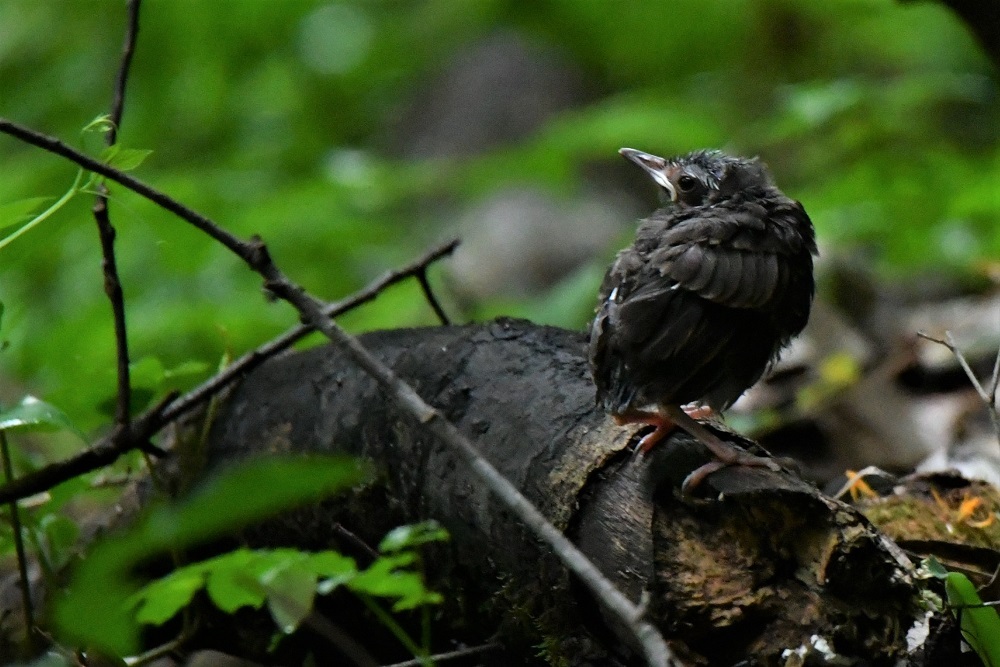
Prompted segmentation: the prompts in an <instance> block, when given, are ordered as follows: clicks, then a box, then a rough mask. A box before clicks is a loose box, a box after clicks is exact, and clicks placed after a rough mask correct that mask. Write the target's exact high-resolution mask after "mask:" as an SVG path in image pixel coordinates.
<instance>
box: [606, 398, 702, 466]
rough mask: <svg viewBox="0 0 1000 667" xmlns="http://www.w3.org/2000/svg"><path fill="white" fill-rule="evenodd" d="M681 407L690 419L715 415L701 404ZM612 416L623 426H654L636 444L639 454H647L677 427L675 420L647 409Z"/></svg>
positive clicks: (636, 450)
mask: <svg viewBox="0 0 1000 667" xmlns="http://www.w3.org/2000/svg"><path fill="white" fill-rule="evenodd" d="M681 409H682V410H683V411H684V413H685V414H687V415H688V416H690V417H691V418H692V419H704V418H706V417H712V416H714V415H715V411H714V410H713V409H712V408H709V407H705V406H701V405H688V406H685V407H683V408H681ZM612 417H613V419H614V420H615V423H616V424H618V425H619V426H625V425H626V424H647V425H649V426H652V427H654V428H653V430H652V431H651V432H649V433H647V434H646V435H644V436H643V437H642V439H641V440H639V444H638V445H636V448H635V452H636V454H641V455H645V454H648V453H649V452H650V451H651V450H652V449H653V447H655V446H656V445H657V444H658V443H659V442H660V441H661V440H663V439H664V438H665V437H667V436H668V435H670V434H671V433H672V432H673V430H674V429H675V428H677V423H676V422H675V420H673V419H671V418H670V417H668V416H666V415H664V414H661V413H659V412H652V411H649V410H632V411H630V412H626V413H624V414H620V415H612Z"/></svg>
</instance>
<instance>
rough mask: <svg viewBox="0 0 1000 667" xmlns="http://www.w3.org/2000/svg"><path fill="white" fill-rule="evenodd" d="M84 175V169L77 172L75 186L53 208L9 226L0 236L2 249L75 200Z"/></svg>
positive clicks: (50, 207)
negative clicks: (22, 222) (20, 223)
mask: <svg viewBox="0 0 1000 667" xmlns="http://www.w3.org/2000/svg"><path fill="white" fill-rule="evenodd" d="M83 175H84V171H83V170H82V169H81V170H79V171H77V172H76V178H75V179H74V180H73V184H72V185H71V186H69V190H67V191H66V193H65V194H63V196H62V197H60V198H59V199H58V200H56V202H55V203H53V204H52V205H51V206H49V207H48V208H47V209H45V210H44V211H42V212H41V213H39V214H38V215H36V216H35V217H33V218H31V219H30V220H28V221H27V222H25V223H24V224H23V225H9V226H7V227H6V228H5V229H4V230H3V233H2V234H0V248H4V247H5V246H7V245H10V244H11V243H12V242H13V241H14V240H15V239H16V238H18V237H19V236H21V235H23V234H27V233H28V232H29V231H30V230H32V229H34V228H35V227H36V226H38V225H40V224H41V223H43V222H44V221H45V220H47V219H48V218H49V217H50V216H52V214H53V213H55V212H56V211H58V210H59V209H61V208H62V207H63V206H65V205H66V202H68V201H69V200H70V199H72V198H73V195H75V194H76V193H77V192H80V183H81V182H82V181H83ZM16 204H18V202H15V205H16ZM22 210H23V209H22ZM0 224H3V222H2V221H0Z"/></svg>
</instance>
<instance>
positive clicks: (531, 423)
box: [210, 320, 924, 665]
mask: <svg viewBox="0 0 1000 667" xmlns="http://www.w3.org/2000/svg"><path fill="white" fill-rule="evenodd" d="M363 342H364V344H365V345H366V346H367V347H368V348H369V349H371V350H372V351H373V352H374V353H376V354H377V355H378V356H379V357H380V358H381V359H382V360H383V361H385V362H386V363H387V364H389V365H390V366H391V367H392V368H393V369H394V371H395V372H396V373H397V374H398V375H400V376H401V377H402V378H403V379H404V380H405V381H407V382H409V383H410V384H411V385H412V386H413V387H414V388H415V389H416V391H417V392H418V393H419V394H420V395H421V396H422V397H423V398H424V399H425V400H427V401H428V402H429V403H431V404H432V405H434V406H435V407H437V408H438V409H440V410H442V411H443V412H444V413H445V414H446V416H447V417H448V418H449V419H450V420H452V421H453V422H454V423H455V424H456V425H457V426H458V427H459V428H460V429H461V430H463V431H464V432H465V433H466V434H468V435H469V436H470V437H471V438H473V439H474V441H475V442H477V443H478V446H479V448H480V450H481V452H482V453H483V455H484V456H486V457H487V458H488V459H489V460H490V461H491V463H493V465H495V466H496V467H497V468H498V469H499V470H500V471H501V472H502V473H503V474H504V475H505V476H506V477H507V478H508V479H509V480H511V481H512V482H514V483H515V484H516V485H517V486H518V487H519V488H520V489H521V490H522V492H523V493H524V494H525V495H526V496H527V497H528V498H529V499H530V500H531V501H532V502H533V503H535V504H536V505H537V506H538V507H539V509H541V510H542V512H543V513H544V514H545V515H546V516H547V517H548V518H549V519H550V521H552V522H553V523H554V524H555V525H557V526H558V527H560V528H561V529H563V530H564V531H566V533H567V534H568V535H569V536H570V537H571V538H573V539H574V541H576V542H577V544H578V545H579V546H580V547H581V549H583V551H584V552H585V553H586V554H587V555H588V556H589V557H590V558H591V559H592V560H593V561H594V562H595V563H596V564H597V565H598V566H599V567H600V568H601V570H602V571H603V572H605V574H606V575H607V576H609V577H611V578H612V580H613V581H614V583H615V584H616V585H617V586H618V587H619V588H620V589H621V590H622V591H623V592H624V593H625V594H626V595H627V596H629V597H630V598H631V599H633V600H636V601H639V600H645V602H646V604H647V609H648V615H649V618H650V619H651V620H653V621H654V623H655V624H656V625H658V627H660V628H661V630H662V631H663V633H664V635H665V636H666V637H667V639H668V640H669V641H670V643H671V646H672V648H673V649H674V650H675V651H677V652H678V653H679V654H680V655H681V656H684V657H686V659H687V660H688V661H690V662H691V663H692V664H713V665H715V664H735V663H738V662H739V661H740V660H743V659H746V658H755V659H757V660H758V661H760V664H779V662H780V663H782V664H783V662H784V660H783V659H782V656H783V655H785V656H787V655H789V652H795V651H798V652H799V653H800V654H811V653H824V652H825V653H828V654H829V655H838V656H841V657H843V658H844V659H846V660H848V661H851V660H855V659H856V660H862V659H863V660H866V661H868V663H869V664H892V663H893V662H895V661H896V660H898V659H899V658H900V657H901V656H904V655H906V654H907V652H908V647H907V641H906V635H907V631H908V630H909V629H910V628H912V627H914V626H915V624H917V625H919V621H918V619H923V618H924V613H923V611H922V608H921V607H920V605H919V590H918V588H917V586H916V584H915V583H914V579H913V565H912V563H911V562H910V560H909V559H908V558H907V557H906V556H905V555H904V554H903V552H902V551H900V550H899V548H898V547H896V546H895V544H894V543H893V542H891V541H890V540H888V539H887V538H885V537H884V536H883V535H882V534H881V533H879V532H878V531H877V530H876V529H875V528H874V527H873V526H872V525H871V524H870V523H869V522H868V521H867V520H866V519H865V518H864V517H863V516H862V515H861V514H860V513H858V512H857V511H855V510H854V509H852V508H851V507H849V506H847V505H845V504H843V503H840V502H838V501H834V500H832V499H829V498H827V497H825V496H823V495H822V494H820V493H819V492H818V491H817V490H816V489H815V488H814V487H813V486H811V485H810V484H807V483H805V482H803V481H802V480H801V479H799V478H798V477H797V476H796V475H795V474H794V473H792V472H788V471H781V472H772V471H770V470H767V469H758V468H727V469H723V470H721V471H719V472H717V473H714V474H713V475H711V476H710V477H708V479H707V480H706V481H705V482H704V483H703V484H702V485H701V486H700V487H699V489H697V494H696V495H697V497H694V498H685V497H682V496H681V494H680V492H679V486H680V483H681V481H682V480H683V479H684V477H685V476H686V475H687V474H688V473H689V472H690V471H691V470H693V469H695V468H696V467H697V466H699V465H701V464H702V463H704V462H705V461H706V460H707V456H706V453H705V452H704V451H703V448H702V447H701V445H699V444H698V443H696V442H695V441H694V440H692V439H691V438H690V437H689V436H687V435H686V434H685V433H683V432H675V433H674V434H672V435H671V436H670V438H669V439H668V440H667V441H665V442H664V443H663V444H662V445H661V446H659V447H658V448H657V449H656V450H654V452H653V454H652V455H651V456H648V457H645V458H641V457H635V456H633V455H632V453H631V449H630V446H629V445H630V443H631V442H632V441H633V439H634V438H635V436H636V435H637V433H636V431H635V429H634V428H632V429H630V428H621V427H618V426H616V425H614V424H613V423H612V422H611V421H610V420H609V419H607V418H606V417H605V416H604V415H603V414H601V413H600V412H598V411H596V410H595V409H594V406H593V387H592V385H591V382H590V379H589V375H588V371H587V367H586V361H585V359H584V356H583V345H584V342H583V338H582V336H580V335H579V334H577V333H574V332H569V331H565V330H561V329H555V328H549V327H540V326H536V325H532V324H530V323H527V322H520V321H511V320H500V321H497V322H493V323H490V324H485V325H470V326H463V327H457V326H453V327H438V328H428V329H404V330H395V331H384V332H376V333H372V334H368V335H366V336H364V337H363ZM717 432H718V433H719V435H720V436H721V437H724V438H728V439H732V440H735V441H737V442H738V443H739V444H742V445H744V446H750V447H752V446H753V445H752V443H749V442H747V441H745V440H743V439H742V438H740V437H739V436H737V435H735V434H733V433H730V432H728V431H726V430H723V429H717ZM293 452H294V453H301V452H320V453H333V452H337V453H349V454H352V455H355V456H360V457H363V458H365V459H369V460H371V461H373V462H375V464H376V466H377V468H378V471H379V474H378V476H377V481H376V482H375V483H373V484H372V485H371V486H369V487H366V488H365V489H362V490H359V491H357V492H356V493H354V494H352V496H351V497H350V498H347V499H340V500H339V501H337V502H334V503H332V504H331V503H326V504H324V505H323V506H321V507H317V508H311V509H310V510H304V511H299V512H296V513H294V514H293V515H291V516H287V517H284V518H283V519H282V520H280V521H277V522H270V523H268V524H267V525H266V526H265V527H261V528H259V529H257V530H255V531H253V532H252V534H251V535H250V536H249V537H250V539H251V541H252V542H253V543H255V544H259V545H272V546H273V545H275V544H291V545H295V546H298V547H301V548H329V547H330V546H335V547H340V548H343V549H345V550H347V551H350V549H351V545H350V544H346V543H345V540H344V538H343V535H344V534H348V535H351V536H352V539H355V538H360V539H361V540H363V541H365V542H367V543H368V544H377V543H378V540H379V539H380V537H381V536H382V535H383V534H384V533H385V532H386V531H387V530H388V529H390V528H392V527H393V526H395V525H398V524H401V523H406V522H413V521H419V520H424V519H428V518H433V519H436V520H438V521H439V522H441V523H442V524H443V525H444V526H445V527H446V528H447V529H448V530H449V531H450V533H451V535H452V540H451V542H450V543H449V544H448V545H447V546H446V547H439V548H438V549H437V552H435V554H434V557H433V559H432V561H431V562H432V565H433V566H432V567H431V568H430V572H429V574H430V576H431V583H432V586H436V587H437V588H438V590H441V591H442V592H444V593H445V596H446V599H447V600H448V602H447V603H446V604H445V605H444V608H443V612H442V614H441V618H442V619H443V623H442V624H441V625H443V626H448V625H449V623H448V619H449V615H451V616H452V621H453V622H452V623H451V627H450V629H447V630H439V631H438V632H443V633H444V634H445V635H448V636H452V637H456V638H460V639H461V640H462V641H464V642H467V643H468V642H474V641H485V640H487V639H492V640H494V641H496V642H498V643H500V644H501V645H502V646H504V647H505V648H506V651H507V652H506V654H505V657H504V658H503V659H502V660H501V661H500V662H498V663H497V664H529V663H530V659H531V656H535V655H536V654H537V653H538V652H539V651H538V649H537V647H538V646H542V647H544V648H543V650H542V654H543V657H544V658H545V659H547V660H548V661H549V662H552V663H556V662H557V661H559V660H562V661H564V662H563V664H571V665H580V664H588V663H589V664H604V665H614V664H622V665H625V664H636V663H635V662H634V661H635V658H634V656H633V655H632V654H631V653H630V652H629V651H628V650H627V648H625V647H622V646H620V645H619V642H618V641H617V640H616V639H615V634H614V633H612V632H609V631H608V627H607V623H608V622H609V621H608V619H605V618H603V617H602V615H601V614H600V612H599V609H598V607H597V605H596V604H595V603H594V602H593V601H591V600H590V599H589V596H587V595H586V593H585V592H584V591H583V590H582V589H581V587H580V586H579V585H577V584H576V582H574V581H573V580H572V579H571V578H570V577H569V575H567V573H566V571H565V570H564V569H563V568H562V567H561V565H560V564H559V562H558V560H556V559H555V557H554V556H553V555H552V554H550V553H548V552H547V551H546V549H545V546H544V545H540V544H539V543H538V542H537V541H536V540H535V539H534V538H533V537H532V536H531V535H529V534H528V533H527V531H526V530H525V529H523V528H522V527H521V526H520V525H518V523H517V522H516V520H515V519H514V518H513V517H511V516H510V515H509V514H508V513H507V512H506V511H504V510H503V508H502V507H500V506H499V505H498V503H497V502H495V501H494V500H493V499H492V498H491V496H490V492H489V491H488V490H487V489H486V488H484V487H483V485H481V484H480V483H478V481H477V480H476V479H474V478H472V477H471V476H470V474H469V473H468V471H467V470H466V469H465V468H464V466H463V465H461V464H460V463H459V461H458V460H457V458H456V457H455V455H454V454H453V453H452V452H451V451H449V450H448V449H447V448H446V447H445V446H444V445H442V444H441V443H439V442H437V441H436V440H435V438H433V437H432V436H430V435H429V434H427V433H426V432H425V431H424V430H422V429H421V428H420V426H419V425H418V424H416V423H414V422H413V421H412V420H411V419H410V418H408V417H406V416H404V415H402V414H400V413H399V412H398V411H397V410H396V409H395V408H394V407H393V405H392V404H391V403H390V402H388V401H387V400H386V399H385V398H384V397H383V396H381V395H380V393H379V391H378V389H377V387H376V385H375V383H374V382H373V381H372V380H371V379H370V378H368V377H367V376H366V375H365V374H364V373H363V372H361V371H360V370H358V369H357V368H356V367H354V366H353V365H352V364H351V363H350V361H349V360H348V359H347V358H345V357H344V355H342V354H341V353H339V352H338V351H337V350H336V349H335V348H333V347H331V346H324V347H319V348H314V349H311V350H308V351H305V352H297V353H292V354H288V355H285V356H282V357H280V358H277V359H275V360H272V361H270V362H268V363H267V364H265V365H263V366H262V367H261V368H259V369H258V370H256V371H254V372H253V373H251V374H250V375H249V376H248V377H247V378H246V379H245V381H244V382H243V383H242V384H241V385H240V387H239V388H238V389H236V390H235V392H234V393H233V394H232V395H231V396H230V397H229V398H228V400H227V401H226V403H225V405H224V406H223V407H222V409H221V410H220V412H219V413H218V415H217V417H216V419H215V421H214V425H213V428H212V432H211V437H210V457H211V461H212V465H222V464H227V463H231V462H233V461H236V460H239V459H242V458H245V457H247V456H255V455H264V454H276V453H293ZM449 632H450V633H451V634H450V635H449V634H448V633H449ZM435 636H440V635H437V634H436V635H435ZM362 641H363V640H362ZM532 647H535V648H532ZM511 660H514V661H516V662H514V663H512V662H511Z"/></svg>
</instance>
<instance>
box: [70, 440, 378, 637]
mask: <svg viewBox="0 0 1000 667" xmlns="http://www.w3.org/2000/svg"><path fill="white" fill-rule="evenodd" d="M366 476H367V473H366V470H365V468H364V466H362V465H361V464H360V463H359V462H357V461H355V460H353V459H347V458H343V457H300V458H290V459H261V460H256V461H250V462H247V463H245V464H242V465H239V466H235V467H233V468H231V469H229V470H226V471H224V472H223V473H221V474H220V475H219V476H217V477H216V478H215V479H214V480H212V481H210V482H208V483H206V484H205V485H204V486H203V487H202V488H201V489H200V490H198V491H196V492H194V493H192V494H191V496H190V497H188V498H186V499H185V500H182V501H180V502H179V503H176V504H174V505H159V506H157V507H154V508H152V509H150V510H149V511H147V512H146V513H145V515H144V516H143V517H142V518H141V519H140V520H139V521H137V522H136V523H135V524H134V525H133V526H132V527H131V528H129V529H128V530H126V531H125V532H124V533H121V534H117V535H115V536H113V537H111V538H106V539H104V540H101V541H100V542H99V543H98V544H96V545H95V546H94V547H93V549H92V550H91V551H90V553H89V554H88V556H87V558H86V559H84V560H83V561H82V562H81V563H80V564H79V566H78V567H77V569H76V572H75V573H74V575H73V578H72V581H71V582H70V584H69V586H68V588H67V590H66V592H65V593H64V594H63V595H62V596H60V597H59V598H58V600H57V601H56V604H55V613H54V616H55V621H56V624H57V626H58V627H59V629H60V634H61V635H62V636H63V637H64V638H66V639H67V640H69V641H72V642H74V643H76V644H78V645H93V646H98V647H102V648H104V649H106V650H108V651H110V652H112V653H115V654H118V655H126V654H128V653H130V652H132V651H134V650H135V649H136V648H137V646H138V619H137V618H136V617H135V616H134V615H133V614H132V613H131V611H130V610H131V609H132V608H134V606H135V604H136V603H137V602H138V601H139V600H140V598H137V597H135V596H136V595H137V594H138V591H139V590H140V588H141V586H140V582H139V581H137V580H136V579H135V577H134V574H133V568H134V567H135V566H136V565H137V564H138V563H140V562H142V561H144V560H146V559H148V558H150V557H152V556H154V555H156V554H159V553H164V552H168V551H171V550H174V551H179V550H184V549H186V548H189V547H192V546H194V545H196V544H200V543H203V542H205V541H206V540H209V539H210V538H212V537H216V536H219V535H224V534H230V533H232V532H233V531H236V530H239V529H240V528H241V527H243V526H246V525H248V524H250V523H252V522H254V521H257V520H259V519H262V518H264V517H266V516H269V515H271V514H274V513H276V512H279V511H281V510H284V509H288V508H291V507H294V506H296V505H299V504H302V503H305V502H310V501H316V500H318V499H320V498H322V497H324V496H328V495H330V494H333V493H336V492H338V491H341V490H343V489H346V488H348V487H349V486H352V485H354V484H358V483H360V482H362V481H363V480H364V479H366ZM241 558H244V559H246V562H248V563H249V562H253V563H256V564H257V566H259V567H264V566H269V568H268V569H266V571H265V572H262V573H261V576H263V574H265V573H266V572H278V571H281V570H282V569H285V570H287V571H289V572H290V573H292V574H290V575H289V576H293V577H294V576H299V577H301V576H302V575H303V573H305V572H308V571H315V572H316V575H317V576H319V574H324V575H325V576H326V575H329V574H331V573H333V572H334V571H335V568H334V562H333V561H334V559H332V558H329V557H317V558H316V559H313V560H310V559H305V561H303V562H300V563H299V564H298V565H297V567H295V568H291V569H288V568H290V567H291V563H292V562H293V561H295V558H294V557H293V556H291V555H289V554H284V553H279V554H277V555H271V556H267V557H264V556H259V557H250V556H247V555H241V556H232V557H231V559H232V560H229V561H227V560H225V559H223V560H222V561H221V562H220V563H218V564H217V567H218V568H222V569H223V570H225V569H226V568H228V570H229V571H230V572H232V568H233V567H234V566H235V564H236V563H239V562H240V559H241ZM269 559H270V560H269ZM282 563H283V566H282V567H281V568H278V569H277V570H275V569H274V568H276V567H278V566H279V565H281V564H282ZM310 568H312V570H310ZM202 576H205V570H204V569H201V570H199V569H198V568H192V569H190V570H186V571H184V572H183V574H182V575H179V576H178V577H177V578H176V579H175V580H173V581H172V582H171V583H170V584H167V585H164V586H162V587H160V588H158V589H154V590H158V591H159V592H160V598H158V599H160V601H161V604H160V605H153V606H152V607H150V608H149V610H148V611H147V612H146V618H147V619H152V618H159V617H160V616H162V614H163V613H165V612H164V609H165V607H163V606H162V605H163V604H165V603H162V599H163V597H167V598H169V597H171V596H173V597H174V598H177V597H180V598H183V593H184V591H185V590H187V588H190V587H191V586H192V585H193V584H194V583H195V582H197V581H198V580H199V579H198V578H199V577H202ZM219 581H220V582H221V581H230V582H231V579H229V580H226V579H224V578H220V579H219ZM216 585H222V584H213V590H215V586H216ZM192 593H193V591H192ZM258 594H259V592H258ZM188 599H189V596H188ZM224 599H226V600H227V603H232V601H233V600H232V598H231V597H230V598H224ZM130 602H131V604H130ZM143 608H145V607H143Z"/></svg>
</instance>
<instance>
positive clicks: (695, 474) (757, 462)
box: [681, 451, 781, 496]
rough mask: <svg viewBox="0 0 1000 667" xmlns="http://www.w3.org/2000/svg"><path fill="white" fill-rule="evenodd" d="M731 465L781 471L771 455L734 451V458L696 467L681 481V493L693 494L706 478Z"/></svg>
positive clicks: (717, 460)
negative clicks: (755, 454)
mask: <svg viewBox="0 0 1000 667" xmlns="http://www.w3.org/2000/svg"><path fill="white" fill-rule="evenodd" d="M729 466H746V467H748V468H767V469H768V470H770V471H771V472H781V465H780V464H779V463H778V462H777V461H775V460H774V459H772V458H770V457H765V456H754V455H753V454H747V453H746V452H742V451H739V452H736V451H734V452H733V456H732V458H729V459H728V460H725V461H723V460H720V459H716V460H714V461H709V462H708V463H706V464H704V465H702V466H699V467H698V468H695V469H694V470H693V471H691V473H690V474H689V475H688V476H687V477H685V478H684V481H683V482H682V483H681V493H682V494H683V495H685V496H690V495H692V491H694V489H696V488H697V487H698V485H700V484H701V483H702V482H704V481H705V478H706V477H708V476H709V475H711V474H712V473H714V472H717V471H719V470H722V469H723V468H728V467H729Z"/></svg>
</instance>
